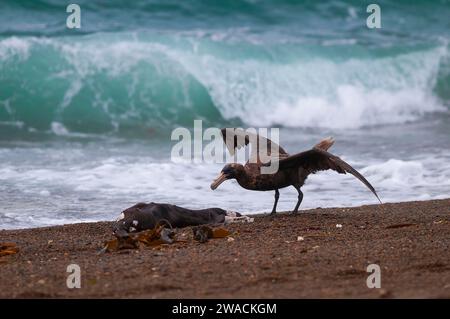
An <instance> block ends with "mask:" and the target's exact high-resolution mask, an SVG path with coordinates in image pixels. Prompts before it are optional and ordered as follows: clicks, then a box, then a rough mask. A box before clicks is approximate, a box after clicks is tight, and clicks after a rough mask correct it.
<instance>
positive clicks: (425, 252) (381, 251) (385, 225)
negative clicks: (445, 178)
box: [0, 199, 450, 298]
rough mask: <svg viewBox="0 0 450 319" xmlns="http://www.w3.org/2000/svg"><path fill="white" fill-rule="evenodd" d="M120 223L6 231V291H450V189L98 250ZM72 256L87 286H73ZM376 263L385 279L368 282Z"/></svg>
mask: <svg viewBox="0 0 450 319" xmlns="http://www.w3.org/2000/svg"><path fill="white" fill-rule="evenodd" d="M336 225H338V226H336ZM339 225H342V227H339ZM111 228H112V223H111V222H98V223H83V224H72V225H64V226H55V227H45V228H35V229H24V230H2V231H0V242H14V243H16V244H17V246H18V247H19V248H20V251H19V253H17V254H15V255H10V256H3V257H0V297H1V298H316V297H318V298H422V297H423V298H450V199H445V200H433V201H422V202H408V203H397V204H384V205H372V206H361V207H354V208H327V209H320V208H318V209H312V210H303V211H301V212H300V213H298V214H278V215H277V216H275V217H270V216H267V215H265V216H258V217H256V218H255V222H254V223H248V224H232V225H226V226H225V228H226V229H228V230H230V231H231V232H232V235H231V237H232V238H233V239H212V240H210V241H208V242H207V243H204V244H201V243H198V242H195V241H193V239H192V230H191V229H190V228H185V229H183V230H180V231H179V234H178V235H177V238H179V239H185V240H186V242H181V243H176V244H173V245H163V246H160V247H157V248H148V247H143V248H141V249H138V250H123V251H119V252H113V253H105V254H101V255H98V254H97V253H98V251H99V250H100V248H101V247H102V245H103V243H104V242H105V241H107V240H110V239H112V238H113V236H112V233H111ZM299 236H300V237H302V238H299ZM69 264H78V265H79V266H80V267H81V288H80V289H68V288H67V286H66V279H67V276H68V275H69V273H67V272H66V268H67V266H68V265H69ZM369 264H378V265H379V266H380V268H381V288H380V289H376V288H375V289H369V288H367V285H366V279H367V276H368V275H369V273H368V272H366V267H367V266H368V265H369Z"/></svg>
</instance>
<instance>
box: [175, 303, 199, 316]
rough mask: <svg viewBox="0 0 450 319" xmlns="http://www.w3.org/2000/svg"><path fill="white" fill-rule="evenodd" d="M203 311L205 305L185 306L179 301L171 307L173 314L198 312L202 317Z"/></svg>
mask: <svg viewBox="0 0 450 319" xmlns="http://www.w3.org/2000/svg"><path fill="white" fill-rule="evenodd" d="M205 311H206V306H186V305H183V304H182V303H181V302H180V304H179V305H175V306H173V308H172V313H174V314H198V315H199V316H200V317H203V315H204V314H205Z"/></svg>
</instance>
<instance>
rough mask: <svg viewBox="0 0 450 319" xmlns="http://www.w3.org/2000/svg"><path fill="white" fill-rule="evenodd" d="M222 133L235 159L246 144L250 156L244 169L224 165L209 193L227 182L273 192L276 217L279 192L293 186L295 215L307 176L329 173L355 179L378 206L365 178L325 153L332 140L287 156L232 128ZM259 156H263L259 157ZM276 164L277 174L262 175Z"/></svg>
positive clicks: (271, 144)
mask: <svg viewBox="0 0 450 319" xmlns="http://www.w3.org/2000/svg"><path fill="white" fill-rule="evenodd" d="M221 133H222V137H223V140H224V142H225V145H226V146H227V149H228V151H229V152H230V154H232V155H234V154H235V151H236V149H240V148H241V147H244V146H246V145H249V144H250V145H251V153H250V158H249V160H248V161H247V163H246V164H245V165H241V164H238V163H231V164H227V165H225V166H224V167H223V169H222V171H221V172H220V174H219V176H218V177H217V178H216V179H215V180H214V181H213V182H212V184H211V189H212V190H215V189H216V188H217V187H218V186H219V185H220V184H222V183H223V182H224V181H225V180H228V179H236V181H237V182H238V184H239V185H240V186H241V187H243V188H245V189H249V190H256V191H272V190H274V191H275V202H274V205H273V209H272V214H275V213H276V208H277V204H278V199H279V197H280V192H279V189H280V188H284V187H288V186H293V187H294V188H295V189H296V190H297V192H298V201H297V204H296V205H295V208H294V212H297V211H298V208H299V206H300V204H301V202H302V200H303V193H302V191H301V190H300V188H301V187H302V186H303V185H304V184H305V181H306V179H307V178H308V176H309V174H314V173H316V172H318V171H325V170H330V169H331V170H334V171H336V172H338V173H340V174H346V173H350V174H352V175H353V176H355V177H356V178H357V179H359V180H360V181H361V182H362V183H363V184H364V185H366V186H367V188H369V189H370V191H371V192H372V193H373V194H374V195H375V196H376V197H377V199H378V201H379V202H380V203H381V200H380V198H379V197H378V195H377V193H376V191H375V189H374V188H373V186H372V185H371V184H370V183H369V182H368V181H367V180H366V179H365V178H364V176H362V175H361V174H360V173H359V172H358V171H357V170H355V169H354V168H353V167H351V166H350V165H349V164H348V163H346V162H345V161H343V160H342V159H340V158H339V157H337V156H335V155H333V154H331V153H329V152H328V149H329V148H330V147H331V146H332V145H333V144H334V140H333V139H332V138H327V139H324V140H322V141H321V142H319V143H318V144H316V145H315V146H314V147H313V148H312V149H310V150H307V151H304V152H301V153H297V154H294V155H289V154H288V153H287V152H286V151H285V150H284V149H283V148H282V147H281V146H279V145H277V144H276V143H274V142H272V141H271V140H270V139H267V138H265V137H263V136H261V135H258V134H256V133H252V132H248V131H245V130H243V129H235V128H227V129H222V130H221ZM263 145H264V148H263V147H262V146H263ZM266 146H267V147H266ZM262 154H263V155H265V156H261V155H262ZM275 161H276V162H277V163H276V164H278V169H277V170H276V172H274V173H270V174H267V173H264V172H262V169H263V168H264V167H267V166H270V165H271V164H273V163H274V162H275Z"/></svg>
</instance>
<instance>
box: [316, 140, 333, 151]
mask: <svg viewBox="0 0 450 319" xmlns="http://www.w3.org/2000/svg"><path fill="white" fill-rule="evenodd" d="M333 144H334V139H333V138H332V137H327V138H325V139H323V140H321V141H320V142H319V143H317V144H316V145H314V148H318V149H320V150H324V151H328V149H329V148H330V147H331V146H333Z"/></svg>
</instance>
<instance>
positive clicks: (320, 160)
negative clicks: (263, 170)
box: [279, 148, 381, 203]
mask: <svg viewBox="0 0 450 319" xmlns="http://www.w3.org/2000/svg"><path fill="white" fill-rule="evenodd" d="M292 167H302V168H303V169H304V170H305V171H306V175H309V174H314V173H316V172H318V171H325V170H329V169H331V170H334V171H336V172H338V173H340V174H346V173H350V174H352V175H353V176H355V177H356V178H357V179H359V180H360V181H361V182H362V183H363V184H364V185H366V186H367V188H369V189H370V190H371V191H372V193H373V194H374V195H375V196H376V197H377V199H378V201H379V202H380V203H381V200H380V198H379V197H378V195H377V192H376V191H375V188H373V186H372V185H371V184H370V183H369V182H368V181H367V179H365V178H364V176H362V175H361V174H360V173H359V172H358V171H357V170H356V169H354V168H353V167H351V166H350V165H349V164H348V163H346V162H345V161H343V160H342V159H340V158H339V157H337V156H335V155H333V154H331V153H328V152H327V151H324V150H323V149H319V148H313V149H311V150H309V151H306V152H301V153H298V154H295V155H292V156H289V157H287V158H284V159H281V160H280V161H279V169H284V168H292Z"/></svg>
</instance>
